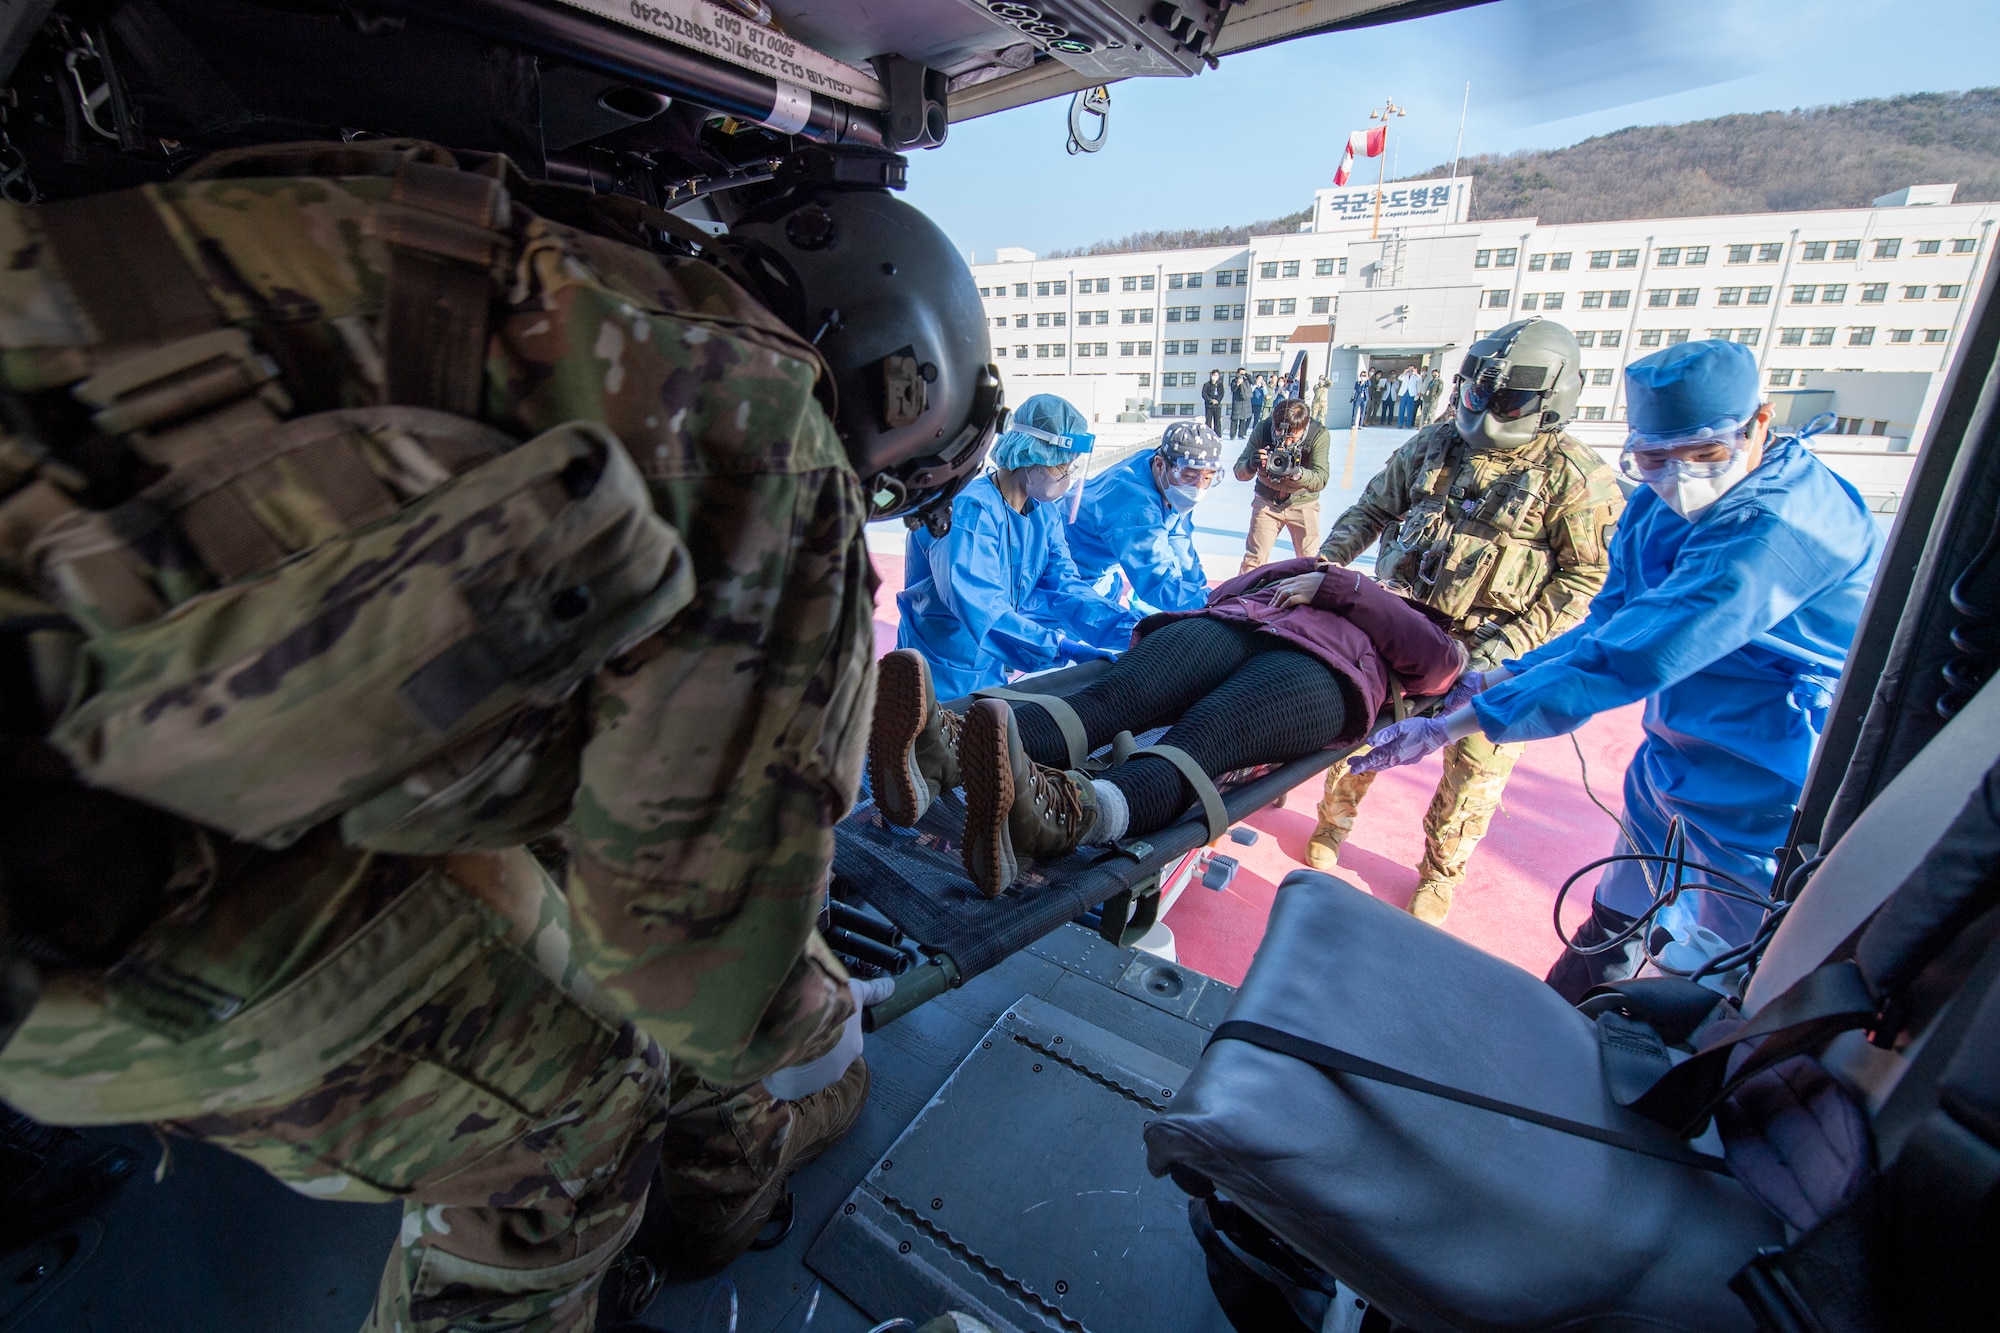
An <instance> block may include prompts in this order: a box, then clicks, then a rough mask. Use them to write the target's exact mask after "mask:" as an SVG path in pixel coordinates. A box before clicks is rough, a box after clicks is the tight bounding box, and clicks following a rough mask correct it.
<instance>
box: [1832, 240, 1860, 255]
mask: <svg viewBox="0 0 2000 1333" xmlns="http://www.w3.org/2000/svg"><path fill="white" fill-rule="evenodd" d="M1833 257H1834V258H1835V259H1858V258H1860V257H1861V242H1859V241H1835V242H1834V243H1833Z"/></svg>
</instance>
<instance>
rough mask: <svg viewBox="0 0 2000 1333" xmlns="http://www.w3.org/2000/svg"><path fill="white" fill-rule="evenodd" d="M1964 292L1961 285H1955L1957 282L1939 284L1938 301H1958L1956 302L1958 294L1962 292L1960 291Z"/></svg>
mask: <svg viewBox="0 0 2000 1333" xmlns="http://www.w3.org/2000/svg"><path fill="white" fill-rule="evenodd" d="M1962 290H1963V288H1961V287H1960V286H1959V284H1958V283H1955V282H1944V283H1939V284H1938V300H1940V301H1956V300H1957V299H1958V294H1959V292H1960V291H1962Z"/></svg>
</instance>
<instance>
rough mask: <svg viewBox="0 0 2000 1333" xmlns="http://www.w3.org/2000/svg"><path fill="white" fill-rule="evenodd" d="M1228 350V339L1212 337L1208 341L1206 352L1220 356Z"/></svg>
mask: <svg viewBox="0 0 2000 1333" xmlns="http://www.w3.org/2000/svg"><path fill="white" fill-rule="evenodd" d="M1228 350H1229V339H1227V338H1214V339H1211V340H1210V341H1209V344H1208V354H1209V355H1210V356H1221V355H1223V354H1224V353H1226V352H1228Z"/></svg>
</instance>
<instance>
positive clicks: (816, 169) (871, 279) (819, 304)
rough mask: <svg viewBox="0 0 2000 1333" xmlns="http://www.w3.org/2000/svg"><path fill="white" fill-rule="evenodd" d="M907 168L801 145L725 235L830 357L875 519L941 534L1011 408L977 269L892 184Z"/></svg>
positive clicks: (775, 306) (747, 269)
mask: <svg viewBox="0 0 2000 1333" xmlns="http://www.w3.org/2000/svg"><path fill="white" fill-rule="evenodd" d="M903 172H904V161H903V159H902V158H901V157H899V156H897V155H896V154H894V153H888V152H884V151H882V150H880V149H868V148H854V147H839V148H834V147H829V146H824V145H816V146H814V147H811V148H808V149H805V150H803V151H801V152H800V153H798V154H796V155H794V156H793V157H792V158H789V159H787V161H786V162H785V164H784V166H783V167H782V168H781V170H780V172H779V183H780V185H781V186H782V189H781V191H780V192H779V193H778V194H777V195H776V196H775V197H773V198H771V199H770V200H768V201H766V202H764V203H762V204H759V205H757V206H756V207H754V208H752V209H751V210H750V211H749V212H748V213H746V214H745V215H744V216H743V217H741V218H739V219H738V220H737V221H736V222H735V223H734V224H733V225H732V226H731V227H730V230H729V234H728V236H727V237H726V238H725V245H726V246H727V247H728V249H729V250H730V251H731V252H732V261H733V262H732V265H731V266H732V267H733V268H735V269H736V270H737V271H738V272H739V273H740V274H742V275H744V276H747V277H748V278H749V280H750V281H751V282H752V283H753V284H754V286H755V289H756V291H757V292H758V294H759V295H760V296H761V297H762V298H763V299H764V301H765V303H766V304H767V305H769V306H770V308H771V310H772V311H773V312H774V313H775V314H776V315H777V316H778V317H779V318H780V319H783V320H784V321H785V322H786V323H787V324H789V325H790V326H791V327H792V328H793V329H794V330H796V331H797V332H798V333H800V334H801V335H802V336H804V337H806V338H808V339H811V340H812V342H813V343H814V344H815V345H816V346H817V347H818V348H819V352H820V355H821V356H823V357H825V358H826V363H827V365H828V367H829V368H830V369H831V370H832V372H833V382H834V388H835V391H836V394H837V397H838V407H837V410H836V413H835V417H834V422H835V425H836V426H837V428H838V429H839V431H840V437H841V439H842V441H843V442H844V443H845V444H846V445H847V454H848V457H849V458H851V459H852V460H853V462H854V468H855V471H857V472H859V473H860V474H861V479H862V482H863V484H864V485H866V486H867V488H868V493H869V513H868V517H869V519H870V520H871V521H872V520H876V519H886V518H898V517H902V518H906V519H907V520H908V521H909V522H910V523H911V524H912V525H913V526H914V524H915V523H916V522H917V521H918V520H920V519H921V520H923V521H924V522H926V523H927V524H928V525H929V526H930V527H931V529H932V531H934V532H937V533H939V534H942V533H943V532H944V531H945V530H947V529H948V528H949V525H950V522H951V517H950V516H951V509H950V502H951V498H952V497H953V496H954V495H956V494H957V493H958V492H959V490H960V489H961V488H963V487H964V486H965V484H966V483H967V482H969V481H970V480H971V479H972V478H973V477H974V476H976V475H977V474H978V472H979V468H980V464H981V463H982V462H984V460H985V458H986V451H987V449H988V448H989V447H990V446H991V445H992V442H993V438H994V435H995V433H996V431H997V430H998V429H999V428H1000V427H1001V425H1002V424H1003V422H1004V419H1005V415H1006V414H1005V410H1004V407H1003V405H1002V401H1001V393H1000V373H999V371H998V370H997V369H996V368H995V367H994V366H993V365H992V352H993V349H992V344H991V343H990V342H989V341H988V339H987V335H986V310H985V307H984V306H983V304H982V303H981V302H980V299H979V291H978V288H977V287H975V286H974V285H973V281H972V270H971V269H970V268H969V267H967V265H966V262H965V257H964V256H963V255H961V254H959V253H958V251H957V250H956V249H954V248H953V246H952V244H951V242H950V241H949V240H948V239H946V237H945V234H944V233H943V232H942V231H940V230H939V229H938V226H937V224H936V223H934V222H932V221H931V220H930V219H929V218H927V217H925V216H924V215H923V213H921V212H919V211H918V210H917V209H916V208H913V207H912V206H910V205H909V204H907V203H905V202H903V201H902V200H901V199H898V198H896V197H895V196H894V195H892V194H891V193H889V191H890V189H891V188H895V189H901V188H902V184H903Z"/></svg>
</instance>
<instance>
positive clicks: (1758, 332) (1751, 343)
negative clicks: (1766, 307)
mask: <svg viewBox="0 0 2000 1333" xmlns="http://www.w3.org/2000/svg"><path fill="white" fill-rule="evenodd" d="M1763 333H1764V331H1763V330H1762V329H1738V330H1736V341H1737V342H1740V343H1742V344H1743V345H1744V346H1745V347H1755V346H1756V345H1757V339H1759V338H1760V337H1762V336H1763Z"/></svg>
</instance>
